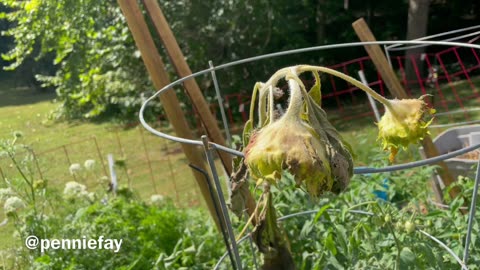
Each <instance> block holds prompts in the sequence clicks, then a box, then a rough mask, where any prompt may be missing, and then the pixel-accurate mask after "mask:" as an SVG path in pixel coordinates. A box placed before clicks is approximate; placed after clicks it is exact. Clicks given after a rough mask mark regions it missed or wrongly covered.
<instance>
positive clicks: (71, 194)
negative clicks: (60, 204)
mask: <svg viewBox="0 0 480 270" xmlns="http://www.w3.org/2000/svg"><path fill="white" fill-rule="evenodd" d="M86 196H88V192H87V187H86V186H85V185H82V184H80V183H78V182H75V181H70V182H68V183H67V184H65V189H64V190H63V197H64V198H65V199H67V200H71V199H76V198H83V197H86Z"/></svg>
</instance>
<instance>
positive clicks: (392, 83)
mask: <svg viewBox="0 0 480 270" xmlns="http://www.w3.org/2000/svg"><path fill="white" fill-rule="evenodd" d="M352 26H353V29H354V30H355V32H356V33H357V36H358V38H359V39H360V40H361V41H376V39H375V36H374V35H373V33H372V32H371V31H370V28H369V27H368V25H367V23H366V22H365V20H364V19H363V18H361V19H358V20H357V21H355V22H354V23H353V24H352ZM364 47H365V50H366V51H367V53H368V55H369V56H370V58H372V61H373V63H374V64H375V67H376V68H377V70H378V71H379V72H380V73H381V75H382V78H383V80H384V81H385V84H386V85H387V88H388V89H389V90H390V92H391V93H392V94H393V95H394V96H396V97H398V98H408V96H407V93H406V92H405V90H404V89H403V87H402V85H401V84H400V81H399V80H398V78H397V76H396V75H395V72H394V71H393V70H392V68H391V67H390V65H389V64H388V61H387V59H386V58H385V55H384V54H383V52H382V49H380V46H378V45H365V46H364ZM421 143H422V146H423V149H424V150H425V155H426V156H427V158H430V157H435V156H438V155H439V153H438V150H437V148H436V146H435V144H433V141H432V139H431V138H430V136H428V135H427V136H425V138H424V139H423V140H422V142H421ZM438 165H439V166H440V167H441V169H440V170H438V174H439V175H440V177H441V178H442V181H443V182H444V184H445V186H449V185H450V184H452V183H453V182H454V180H453V177H452V175H451V174H450V172H449V170H448V167H447V165H446V164H445V162H439V163H438ZM431 185H432V190H433V191H434V193H435V197H436V199H437V200H439V201H440V202H441V201H443V200H442V198H443V196H442V194H441V193H440V192H439V191H438V190H436V189H435V188H434V187H435V186H436V181H435V180H433V179H432V183H431ZM449 193H450V196H452V198H455V197H457V196H458V194H459V193H460V190H459V188H458V187H454V188H452V189H450V192H449Z"/></svg>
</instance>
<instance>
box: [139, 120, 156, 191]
mask: <svg viewBox="0 0 480 270" xmlns="http://www.w3.org/2000/svg"><path fill="white" fill-rule="evenodd" d="M138 130H139V131H140V137H141V138H142V144H143V150H144V151H145V158H146V159H147V163H148V169H149V171H150V179H151V180H152V185H153V190H155V194H158V190H157V185H156V184H155V176H154V175H153V168H152V161H151V160H150V156H149V155H148V149H147V144H146V143H145V137H144V135H143V130H142V129H141V128H140V129H138Z"/></svg>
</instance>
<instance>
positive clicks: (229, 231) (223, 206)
mask: <svg viewBox="0 0 480 270" xmlns="http://www.w3.org/2000/svg"><path fill="white" fill-rule="evenodd" d="M374 44H375V45H396V44H402V45H439V46H458V47H467V48H472V49H480V45H476V44H468V43H460V42H446V41H422V40H414V41H375V42H353V43H342V44H333V45H324V46H316V47H308V48H302V49H295V50H289V51H282V52H277V53H271V54H266V55H261V56H256V57H251V58H246V59H242V60H238V61H234V62H230V63H226V64H222V65H219V66H214V65H213V64H212V62H211V61H210V62H209V64H210V68H208V69H205V70H202V71H199V72H196V73H194V74H191V75H189V76H186V77H183V78H181V79H178V80H176V81H174V82H172V83H170V84H169V85H166V86H165V87H163V88H162V89H160V90H158V91H157V92H156V93H155V94H154V95H153V96H151V97H149V98H148V99H147V100H146V101H145V102H144V103H143V105H142V107H141V109H140V112H139V119H140V122H141V124H142V126H143V127H144V128H145V129H147V130H148V131H149V132H151V133H152V134H154V135H156V136H158V137H161V138H164V139H167V140H172V141H175V142H179V143H184V144H190V145H197V146H202V147H203V150H204V152H205V156H206V158H207V161H208V165H209V169H210V173H211V175H212V177H213V184H214V185H215V186H214V187H209V188H210V195H211V196H212V199H213V201H214V202H218V204H219V205H216V212H217V215H218V218H219V220H224V221H225V222H224V224H225V226H226V228H222V234H223V237H224V241H225V245H226V249H227V252H225V254H224V255H223V256H222V257H221V258H219V260H218V263H217V264H216V266H215V267H214V269H219V268H220V266H221V265H222V263H223V262H224V261H225V258H226V257H227V256H228V257H229V258H230V263H231V266H232V268H233V269H243V265H242V259H241V258H240V254H239V244H241V243H242V242H245V241H246V240H250V244H252V242H251V237H250V236H249V235H247V236H244V237H243V238H241V239H240V240H239V241H236V240H235V236H234V235H233V227H232V222H231V218H230V215H229V212H228V210H227V203H226V201H225V197H224V194H223V191H222V187H221V184H220V177H219V175H218V173H217V168H216V166H215V162H214V158H213V153H214V152H215V151H218V150H219V151H225V152H227V153H229V154H231V155H234V156H238V157H243V153H242V152H240V151H237V150H235V149H231V148H228V147H226V146H223V145H219V144H216V143H213V142H210V141H208V139H207V136H205V135H204V136H202V138H201V140H191V139H185V138H180V137H176V136H172V135H169V134H166V133H163V132H161V131H158V130H156V129H154V128H153V127H151V126H150V125H149V124H148V123H147V122H146V121H145V119H144V116H143V114H144V111H145V108H146V107H147V106H148V103H149V102H150V101H152V100H153V99H155V98H157V97H158V96H159V95H161V94H163V93H165V92H166V91H170V90H172V89H173V87H175V86H177V85H180V84H182V83H183V82H184V81H186V80H189V79H192V78H195V77H198V76H201V75H205V74H208V73H210V75H211V76H212V80H213V82H214V87H215V90H216V94H217V99H218V101H219V103H220V110H222V108H223V106H222V96H221V93H220V89H219V86H218V81H217V77H216V74H215V71H217V70H222V69H226V68H228V67H232V66H236V65H241V64H244V63H249V62H253V61H258V60H262V59H267V58H273V57H279V56H284V55H292V54H298V53H304V52H311V51H320V50H328V49H338V48H347V47H355V46H365V45H374ZM222 120H223V124H224V128H225V130H227V131H228V130H229V128H228V124H227V121H226V119H225V113H224V112H222ZM229 137H230V134H229V133H227V141H231V140H230V138H229ZM479 148H480V144H478V145H472V146H469V147H466V148H463V149H460V150H457V151H454V152H450V153H448V154H444V155H440V156H437V157H434V158H428V159H424V160H419V161H414V162H410V163H405V164H400V165H393V166H387V167H383V168H370V167H357V168H354V174H375V173H383V172H393V171H399V170H407V169H411V168H415V167H419V166H425V165H432V164H435V163H437V162H439V161H443V160H446V159H449V158H453V157H456V156H459V155H462V154H465V153H468V152H471V151H474V150H476V149H479ZM479 182H480V160H479V162H478V163H477V170H476V176H475V184H474V190H473V194H472V197H471V200H470V201H471V206H470V209H469V215H468V226H467V231H466V232H465V237H466V238H465V248H464V254H463V258H460V257H459V256H458V255H457V254H455V252H454V251H452V250H451V249H450V248H449V247H448V246H447V245H445V244H444V243H443V242H441V241H440V240H439V239H437V238H436V237H434V236H432V235H430V234H428V233H427V232H425V231H423V230H420V229H417V230H418V231H419V232H420V233H421V234H423V235H425V236H426V237H428V238H430V239H431V240H432V241H434V242H436V243H437V244H438V245H439V246H440V247H442V248H443V249H444V250H445V251H446V252H447V253H448V254H450V255H451V256H452V257H453V258H454V259H455V260H456V261H457V262H458V264H459V266H460V267H461V269H462V270H466V269H468V267H467V262H468V258H469V247H470V243H471V235H472V228H473V220H474V218H475V206H476V200H477V194H478V186H479ZM317 212H318V209H305V211H302V212H298V213H294V214H290V215H287V216H283V217H280V218H279V219H278V220H279V221H282V220H286V219H289V218H295V217H298V216H302V215H311V214H313V213H317ZM351 212H352V213H355V214H359V215H372V213H369V212H364V211H354V210H352V211H351ZM220 223H222V222H220ZM253 259H254V264H255V265H254V266H252V267H247V268H254V267H256V268H257V269H258V263H257V261H256V258H255V256H253Z"/></svg>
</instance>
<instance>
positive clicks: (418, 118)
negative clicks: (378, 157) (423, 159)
mask: <svg viewBox="0 0 480 270" xmlns="http://www.w3.org/2000/svg"><path fill="white" fill-rule="evenodd" d="M424 97H425V96H421V97H420V98H418V99H394V100H389V103H390V105H391V106H385V114H384V115H383V116H382V118H381V119H380V121H379V122H378V139H379V140H381V141H382V145H383V149H385V150H390V161H393V160H394V158H395V155H396V154H397V152H398V149H399V148H400V147H402V148H405V147H407V146H408V145H410V144H413V143H417V142H418V141H420V140H422V139H423V138H424V137H425V136H426V135H427V134H429V133H428V128H427V127H428V126H429V125H430V124H431V123H432V121H433V118H431V119H428V118H430V116H431V114H433V113H435V110H433V109H429V108H428V107H427V103H426V102H425V101H424V100H423V98H424Z"/></svg>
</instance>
